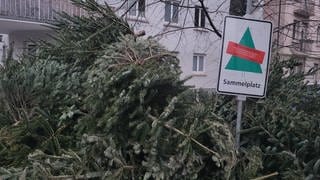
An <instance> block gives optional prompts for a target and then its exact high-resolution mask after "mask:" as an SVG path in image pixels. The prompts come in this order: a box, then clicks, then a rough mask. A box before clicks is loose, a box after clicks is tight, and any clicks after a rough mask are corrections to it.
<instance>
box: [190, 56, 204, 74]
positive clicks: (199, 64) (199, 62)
mask: <svg viewBox="0 0 320 180" xmlns="http://www.w3.org/2000/svg"><path fill="white" fill-rule="evenodd" d="M192 71H193V72H204V56H203V55H193V63H192Z"/></svg>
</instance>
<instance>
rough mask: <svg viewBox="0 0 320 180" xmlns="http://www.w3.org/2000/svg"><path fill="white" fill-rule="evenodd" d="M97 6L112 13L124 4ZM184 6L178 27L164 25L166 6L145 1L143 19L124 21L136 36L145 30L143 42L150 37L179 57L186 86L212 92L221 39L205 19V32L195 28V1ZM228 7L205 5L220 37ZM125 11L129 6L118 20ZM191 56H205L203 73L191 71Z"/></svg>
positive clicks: (223, 0) (225, 2)
mask: <svg viewBox="0 0 320 180" xmlns="http://www.w3.org/2000/svg"><path fill="white" fill-rule="evenodd" d="M100 2H101V3H103V2H107V3H109V5H110V6H113V7H114V8H115V9H117V8H118V7H119V6H121V5H122V3H123V1H121V2H119V1H114V0H105V1H104V0H100ZM183 2H184V3H183V4H180V6H185V7H180V8H179V20H178V23H168V22H165V20H164V15H165V3H164V2H160V1H159V0H147V1H146V3H147V4H146V13H145V17H132V16H129V15H128V14H127V15H125V16H124V18H125V19H126V20H127V21H128V22H129V24H130V25H131V26H132V28H133V29H134V31H135V32H138V31H141V30H144V31H145V32H146V35H145V38H147V37H153V38H154V39H156V40H159V41H160V43H161V44H162V45H164V46H165V47H166V48H167V49H168V50H169V51H173V52H176V53H177V54H178V55H177V56H178V58H179V59H180V66H181V69H182V71H183V74H182V78H187V77H189V78H191V79H189V80H188V81H187V83H186V84H187V85H193V86H195V87H196V88H200V87H201V88H215V87H216V82H217V76H218V67H219V60H220V49H221V38H219V37H218V36H217V35H216V34H215V33H214V32H212V31H210V30H209V29H212V28H211V27H210V24H209V21H208V19H207V18H206V20H205V22H206V24H205V27H206V28H207V29H203V28H195V27H194V16H195V9H194V6H196V5H198V6H200V3H199V1H198V0H190V1H183ZM229 4H230V2H229V0H214V1H213V0H207V1H205V6H206V7H207V10H208V12H210V17H211V19H212V20H213V24H214V25H215V26H216V27H217V29H218V30H219V31H220V33H222V28H223V18H224V16H225V15H227V14H228V11H229ZM186 7H189V8H186ZM127 8H128V6H127V5H124V6H123V8H121V9H120V10H118V11H117V12H116V13H117V14H118V15H120V16H121V15H122V14H124V13H125V12H126V11H127ZM194 54H197V55H203V56H204V59H205V60H204V63H205V65H204V71H203V72H194V71H193V70H192V66H193V55H194Z"/></svg>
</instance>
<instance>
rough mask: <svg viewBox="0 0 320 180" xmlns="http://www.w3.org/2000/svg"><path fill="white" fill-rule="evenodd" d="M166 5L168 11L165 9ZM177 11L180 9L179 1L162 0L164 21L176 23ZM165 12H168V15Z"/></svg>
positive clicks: (177, 21) (177, 18) (177, 19)
mask: <svg viewBox="0 0 320 180" xmlns="http://www.w3.org/2000/svg"><path fill="white" fill-rule="evenodd" d="M167 6H169V11H168V10H167ZM175 8H176V12H174V10H175ZM179 11H180V2H179V1H168V0H167V1H164V21H165V22H168V23H174V24H178V23H179ZM167 13H169V15H167ZM168 16H169V17H168ZM175 16H176V17H175Z"/></svg>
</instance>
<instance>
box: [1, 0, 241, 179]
mask: <svg viewBox="0 0 320 180" xmlns="http://www.w3.org/2000/svg"><path fill="white" fill-rule="evenodd" d="M74 3H75V4H77V5H79V6H81V7H82V8H83V9H85V10H86V11H87V12H88V15H87V16H84V17H71V16H68V15H67V14H62V15H61V19H59V20H58V21H57V22H58V23H57V24H55V26H56V29H55V31H56V35H55V36H53V41H52V42H51V43H48V42H40V43H39V48H38V51H37V53H36V54H35V55H34V56H24V57H23V59H21V61H17V60H12V59H11V58H10V57H9V58H8V59H7V61H6V63H5V67H4V68H2V69H1V72H0V81H1V107H3V108H2V109H1V112H0V167H1V168H0V179H15V178H21V179H25V178H27V179H106V178H109V179H142V178H143V179H228V178H229V177H230V176H231V172H232V168H233V167H234V165H235V162H236V155H235V150H234V144H233V138H232V134H231V132H230V130H229V128H228V125H227V124H226V122H224V120H223V119H222V118H220V117H219V116H217V115H216V114H214V113H213V112H212V111H211V110H210V109H208V108H206V107H205V106H204V104H203V103H201V102H197V101H195V99H194V98H190V94H189V95H187V94H188V93H187V92H188V91H187V89H188V88H187V87H185V86H184V85H183V84H184V81H182V80H180V74H181V71H180V69H179V66H178V59H177V58H176V57H175V56H174V55H173V54H171V53H170V52H168V51H167V50H165V49H164V48H163V47H162V46H160V45H159V44H158V43H157V42H155V41H153V40H151V39H148V40H143V39H142V38H139V37H138V38H137V36H135V35H134V33H133V32H132V31H131V30H130V28H129V26H128V24H127V23H126V22H125V21H123V20H121V19H119V18H117V17H116V16H115V15H114V14H113V12H112V11H111V9H109V8H108V7H103V6H100V5H98V4H97V3H95V1H94V0H88V1H86V2H83V1H81V0H74Z"/></svg>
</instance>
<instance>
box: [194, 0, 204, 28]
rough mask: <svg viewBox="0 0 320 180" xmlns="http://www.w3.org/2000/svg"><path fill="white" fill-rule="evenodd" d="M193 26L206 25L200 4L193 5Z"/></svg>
mask: <svg viewBox="0 0 320 180" xmlns="http://www.w3.org/2000/svg"><path fill="white" fill-rule="evenodd" d="M194 27H197V28H205V27H206V15H205V12H204V10H203V9H202V7H201V6H198V5H196V6H195V7H194Z"/></svg>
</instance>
